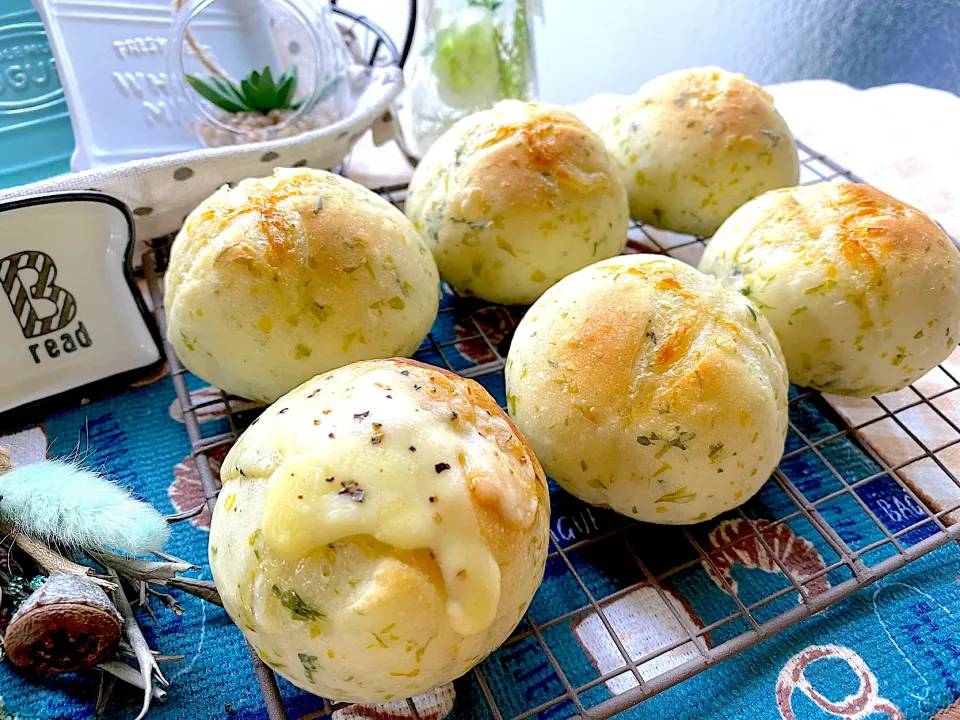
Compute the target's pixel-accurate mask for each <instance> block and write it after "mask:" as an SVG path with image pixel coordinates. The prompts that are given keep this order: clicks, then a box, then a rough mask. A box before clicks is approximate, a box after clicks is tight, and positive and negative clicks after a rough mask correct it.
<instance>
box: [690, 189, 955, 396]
mask: <svg viewBox="0 0 960 720" xmlns="http://www.w3.org/2000/svg"><path fill="white" fill-rule="evenodd" d="M700 269H701V270H703V271H704V272H709V273H712V274H714V275H716V276H718V277H720V278H721V279H722V281H723V283H724V284H725V285H727V286H728V287H731V288H734V289H736V290H739V291H740V292H742V293H743V294H745V295H748V296H749V297H750V299H751V300H753V301H754V302H755V303H756V305H757V307H758V308H759V309H760V310H761V311H762V312H763V314H764V315H765V316H766V318H767V319H768V320H769V321H770V324H771V325H772V326H773V329H774V330H775V331H776V333H777V337H778V338H779V339H780V346H781V347H782V348H783V354H784V356H785V357H786V360H787V367H788V369H789V371H790V380H791V382H794V383H797V384H798V385H806V386H809V387H812V388H816V389H818V390H823V391H826V392H831V393H839V394H844V395H858V396H867V395H874V394H878V393H884V392H891V391H893V390H899V389H901V388H903V387H906V386H907V385H908V384H910V383H911V382H913V381H914V380H917V379H918V378H920V377H922V376H923V375H925V374H926V373H927V372H928V371H930V370H931V369H932V368H933V367H935V366H936V365H937V364H938V363H940V362H942V361H943V360H945V359H946V358H947V356H948V355H949V354H950V353H951V352H952V351H953V349H954V348H955V347H956V346H957V342H958V339H960V251H958V250H957V248H956V246H955V245H954V244H953V243H952V242H951V241H950V239H949V238H948V237H947V236H946V234H945V233H944V232H943V230H941V229H940V227H939V226H938V225H937V224H936V223H935V222H933V221H932V220H931V219H930V218H928V217H927V216H926V215H924V214H923V213H922V212H920V211H919V210H917V209H916V208H913V207H910V206H909V205H907V204H905V203H902V202H900V201H899V200H897V199H896V198H892V197H890V196H889V195H887V194H885V193H883V192H880V191H879V190H877V189H876V188H874V187H871V186H869V185H858V184H855V183H848V182H842V183H821V184H818V185H811V186H807V187H795V188H787V189H783V190H776V191H772V192H768V193H766V194H764V195H761V196H760V197H758V198H756V199H755V200H752V201H751V202H749V203H747V204H746V205H744V206H743V207H742V208H740V209H739V210H738V211H737V212H735V213H734V214H733V215H732V216H731V217H730V219H729V220H727V221H726V222H725V223H724V224H723V226H722V227H721V228H720V230H719V231H717V234H716V235H715V236H714V238H713V240H712V241H711V242H710V244H709V246H708V247H707V250H706V252H705V253H704V255H703V259H702V260H701V263H700Z"/></svg>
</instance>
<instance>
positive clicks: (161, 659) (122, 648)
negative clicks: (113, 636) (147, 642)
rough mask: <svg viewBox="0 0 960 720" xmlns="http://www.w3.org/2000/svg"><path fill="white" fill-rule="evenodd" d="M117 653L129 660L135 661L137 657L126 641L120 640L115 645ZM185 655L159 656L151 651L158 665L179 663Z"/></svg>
mask: <svg viewBox="0 0 960 720" xmlns="http://www.w3.org/2000/svg"><path fill="white" fill-rule="evenodd" d="M117 652H118V653H120V654H121V655H122V656H123V657H125V658H130V659H131V660H136V659H137V655H136V653H135V652H134V651H133V647H132V646H131V645H130V643H128V642H127V641H126V640H121V641H120V644H119V645H117ZM184 657H186V656H185V655H161V654H160V653H158V652H157V651H156V650H154V651H153V659H154V660H156V661H157V662H158V663H175V662H180V661H181V660H183V658H184Z"/></svg>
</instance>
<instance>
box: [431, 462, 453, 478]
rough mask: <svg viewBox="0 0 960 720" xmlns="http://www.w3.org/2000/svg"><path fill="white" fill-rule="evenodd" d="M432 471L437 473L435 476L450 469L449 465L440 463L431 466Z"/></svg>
mask: <svg viewBox="0 0 960 720" xmlns="http://www.w3.org/2000/svg"><path fill="white" fill-rule="evenodd" d="M433 469H434V470H436V471H437V475H439V474H440V473H442V472H443V471H444V470H449V469H450V463H445V462H440V463H437V464H436V465H434V466H433Z"/></svg>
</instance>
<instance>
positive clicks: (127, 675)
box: [96, 660, 167, 700]
mask: <svg viewBox="0 0 960 720" xmlns="http://www.w3.org/2000/svg"><path fill="white" fill-rule="evenodd" d="M96 667H98V668H99V669H100V670H103V671H104V672H107V673H110V674H111V675H113V676H115V677H117V678H119V679H120V680H123V681H124V682H125V683H127V684H129V685H133V686H134V687H136V688H140V689H141V690H144V683H143V677H142V676H141V675H140V673H138V672H137V671H136V670H134V669H133V668H132V667H130V666H129V665H127V664H126V663H122V662H119V661H117V660H108V661H107V662H102V663H100V664H99V665H97V666H96ZM150 696H151V697H152V698H153V699H154V700H163V699H164V698H165V697H166V696H167V691H166V690H164V689H163V688H158V687H156V686H154V685H153V683H151V684H150Z"/></svg>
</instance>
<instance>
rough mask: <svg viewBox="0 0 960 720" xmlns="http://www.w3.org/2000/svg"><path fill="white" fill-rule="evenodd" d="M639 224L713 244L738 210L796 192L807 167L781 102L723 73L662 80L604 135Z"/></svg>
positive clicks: (703, 71) (694, 72)
mask: <svg viewBox="0 0 960 720" xmlns="http://www.w3.org/2000/svg"><path fill="white" fill-rule="evenodd" d="M600 136H601V137H602V138H603V141H604V142H605V143H606V145H607V148H608V149H609V150H610V152H611V153H612V154H613V156H614V158H615V159H616V161H617V165H618V167H619V170H620V174H621V177H622V179H623V184H624V187H626V189H627V194H628V196H629V199H630V214H631V215H632V216H633V217H634V218H635V219H637V220H639V221H641V222H645V223H649V224H651V225H654V226H656V227H660V228H664V229H666V230H672V231H675V232H681V233H689V234H692V235H698V236H700V237H709V236H710V235H712V234H713V233H714V232H715V231H716V229H717V228H718V227H719V226H720V223H722V222H723V221H724V220H725V219H726V218H727V217H728V216H729V215H730V213H732V212H733V211H734V210H736V209H737V208H738V207H740V206H741V205H742V204H743V203H745V202H746V201H747V200H749V199H751V198H753V197H756V196H757V195H759V194H761V193H763V192H765V191H766V190H770V189H772V188H778V187H784V186H788V185H795V184H796V183H797V181H798V179H799V173H800V164H799V159H798V157H797V146H796V142H795V141H794V139H793V135H791V133H790V129H789V128H788V127H787V124H786V123H785V122H784V120H783V118H782V117H780V115H779V113H777V111H776V109H775V108H774V106H773V98H772V97H770V95H768V94H767V93H766V92H764V90H763V89H762V88H761V87H760V86H758V85H755V84H754V83H752V82H750V81H749V80H747V79H746V78H745V77H743V76H742V75H736V74H734V73H729V72H726V71H724V70H721V69H720V68H716V67H704V68H692V69H689V70H678V71H676V72H671V73H667V74H666V75H661V76H660V77H658V78H655V79H653V80H651V81H650V82H648V83H647V84H646V85H644V86H643V87H642V88H640V90H639V91H638V92H637V93H636V95H634V96H632V97H631V98H629V99H628V100H626V101H625V102H624V103H623V104H622V105H620V107H619V108H618V109H617V111H616V112H615V113H614V115H613V117H612V118H611V119H610V121H609V122H607V123H606V124H605V125H604V126H603V127H602V128H601V130H600Z"/></svg>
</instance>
